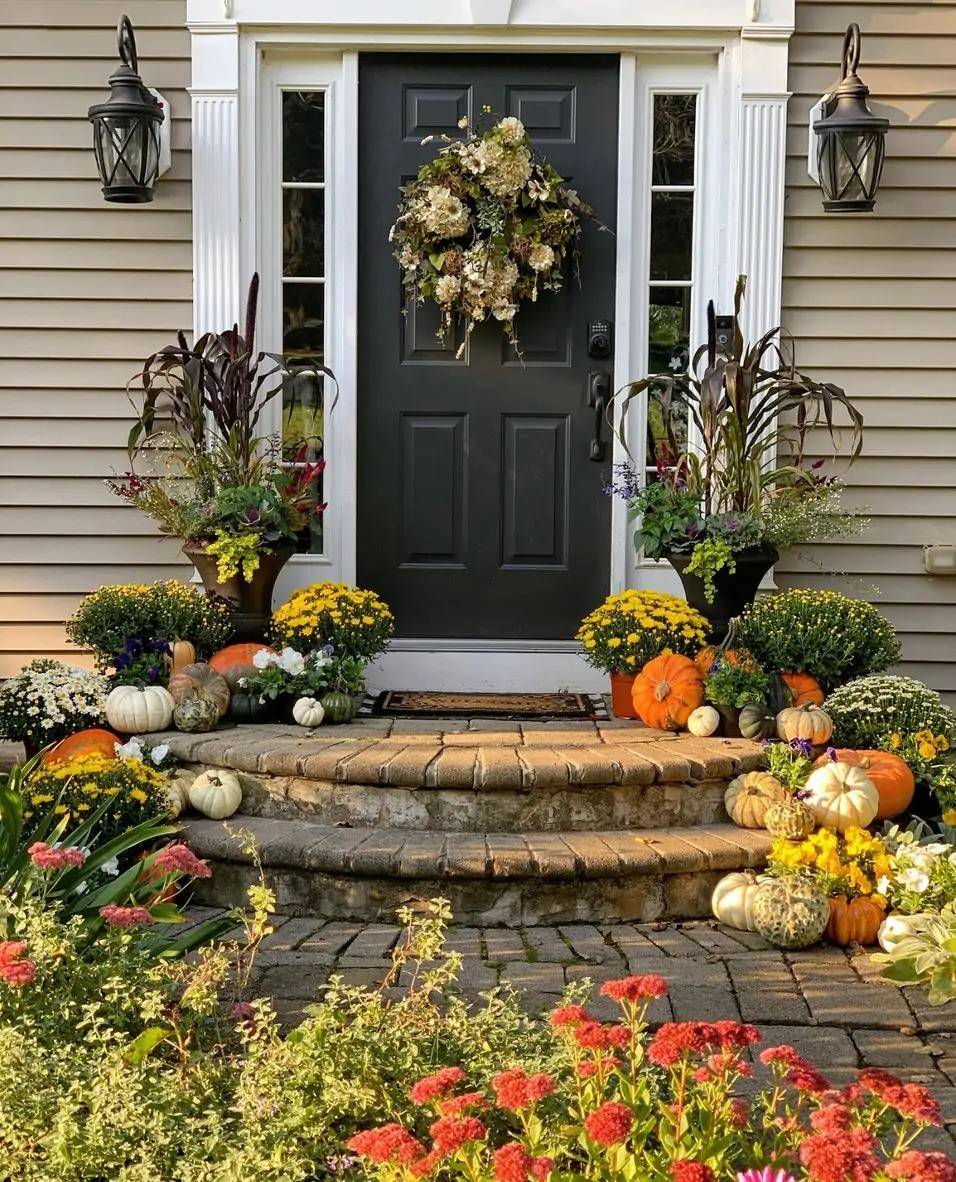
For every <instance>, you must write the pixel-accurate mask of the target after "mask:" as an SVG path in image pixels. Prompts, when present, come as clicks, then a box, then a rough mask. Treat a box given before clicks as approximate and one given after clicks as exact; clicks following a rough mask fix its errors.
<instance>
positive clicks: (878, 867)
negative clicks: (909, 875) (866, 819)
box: [769, 826, 893, 898]
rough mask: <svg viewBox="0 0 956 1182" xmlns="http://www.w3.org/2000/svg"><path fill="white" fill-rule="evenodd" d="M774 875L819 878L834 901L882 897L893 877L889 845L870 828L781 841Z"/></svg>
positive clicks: (772, 861) (775, 849)
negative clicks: (837, 896) (842, 897)
mask: <svg viewBox="0 0 956 1182" xmlns="http://www.w3.org/2000/svg"><path fill="white" fill-rule="evenodd" d="M769 870H770V873H771V874H773V875H776V876H778V877H779V876H783V875H792V874H803V875H807V876H809V877H811V878H813V879H815V880H816V881H817V882H818V883H819V884H820V886H821V887H822V888H823V890H824V891H826V893H827V895H828V896H829V897H831V898H833V897H834V896H836V895H846V896H847V897H848V898H854V897H856V896H858V895H881V894H883V893H884V892H885V890H886V889H887V888H888V886H889V884H890V881H891V879H892V875H893V863H892V860H891V857H890V851H889V850H888V849H887V846H886V842H885V841H884V840H883V838H881V837H876V836H874V835H873V834H872V833H869V832H868V831H867V830H866V829H860V828H859V827H857V826H851V828H849V829H847V831H846V832H845V833H843V834H839V833H834V832H833V831H832V830H830V829H818V830H817V832H816V833H814V834H812V835H811V836H810V837H808V838H806V839H805V840H804V841H787V840H786V838H777V840H776V841H774V843H773V846H772V847H771V850H770V858H769Z"/></svg>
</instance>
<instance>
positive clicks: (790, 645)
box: [740, 587, 900, 745]
mask: <svg viewBox="0 0 956 1182" xmlns="http://www.w3.org/2000/svg"><path fill="white" fill-rule="evenodd" d="M740 638H741V640H742V642H743V643H744V644H745V645H746V647H747V648H748V649H750V651H751V652H752V653H753V654H754V656H755V657H756V658H757V660H758V661H759V662H760V664H761V665H763V666H764V667H765V668H767V669H776V670H781V671H786V672H804V673H810V674H812V676H814V677H815V678H816V679H817V680H818V681H819V682H821V683H822V684H823V685H824V686H826V687H828V688H829V689H833V688H834V687H835V686H838V685H842V684H843V682H846V681H850V680H851V679H852V678H855V677H861V676H863V675H864V674H867V673H876V672H879V671H880V670H882V669H886V668H887V666H889V665H892V664H893V662H894V661H898V660H899V657H900V642H899V640H898V639H897V637H896V632H895V630H894V628H893V625H892V624H891V623H890V621H889V620H888V619H886V617H885V616H883V615H882V614H881V613H880V612H879V611H878V610H877V609H876V608H875V607H874V606H873V605H872V604H871V603H867V602H866V601H865V600H862V599H850V598H849V597H848V596H846V595H841V594H840V593H839V592H837V591H810V590H808V589H806V588H802V587H798V588H793V589H791V590H789V591H783V592H780V593H779V594H776V595H765V596H761V597H760V598H758V599H757V601H756V602H755V603H754V604H752V605H751V606H750V607H748V608H747V610H746V611H745V612H744V614H743V616H742V618H741V621H740ZM851 745H854V744H851Z"/></svg>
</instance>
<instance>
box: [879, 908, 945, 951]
mask: <svg viewBox="0 0 956 1182" xmlns="http://www.w3.org/2000/svg"><path fill="white" fill-rule="evenodd" d="M930 918H931V917H930V916H929V915H921V914H919V913H917V914H916V915H903V914H902V913H901V912H895V913H894V914H893V915H888V916H887V917H886V919H884V920H883V922H882V923H881V924H880V930H879V931H878V932H877V933H876V938H877V940H878V941H879V944H880V947H881V948H882V949H883V951H884V952H892V951H893V949H894V948H895V947H896V945H897V944H899V942H900V940H905V939H906V938H907V937H908V936H915V935H916V934H917V933H918V932H920V931H921V930H922V928H923V926H924V925H925V923H926V921H927V920H928V919H930Z"/></svg>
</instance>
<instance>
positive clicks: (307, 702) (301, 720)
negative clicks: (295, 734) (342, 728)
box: [292, 698, 325, 726]
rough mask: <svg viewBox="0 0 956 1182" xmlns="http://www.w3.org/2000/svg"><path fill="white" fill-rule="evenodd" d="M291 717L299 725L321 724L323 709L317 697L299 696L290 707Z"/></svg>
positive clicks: (323, 715)
mask: <svg viewBox="0 0 956 1182" xmlns="http://www.w3.org/2000/svg"><path fill="white" fill-rule="evenodd" d="M292 717H293V718H294V719H295V721H296V722H297V723H298V724H299V726H321V725H322V719H323V718H325V710H324V709H323V707H322V703H321V702H320V701H319V700H318V698H299V700H298V701H297V702H296V704H295V705H294V706H293V707H292Z"/></svg>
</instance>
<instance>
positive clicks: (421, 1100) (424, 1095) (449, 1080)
mask: <svg viewBox="0 0 956 1182" xmlns="http://www.w3.org/2000/svg"><path fill="white" fill-rule="evenodd" d="M464 1078H465V1073H464V1071H462V1069H461V1068H460V1067H443V1068H442V1069H441V1071H436V1072H435V1073H434V1074H433V1075H426V1076H425V1078H424V1079H420V1080H419V1081H418V1083H417V1084H415V1085H414V1086H413V1087H412V1089H411V1091H410V1092H409V1093H408V1097H409V1099H410V1100H411V1101H412V1103H413V1104H429V1103H430V1102H431V1101H432V1100H438V1099H441V1098H442V1097H443V1096H447V1095H448V1094H449V1093H450V1092H452V1091H453V1090H454V1089H455V1088H456V1087H457V1086H458V1085H459V1084H460V1083H462V1081H463V1080H464Z"/></svg>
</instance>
